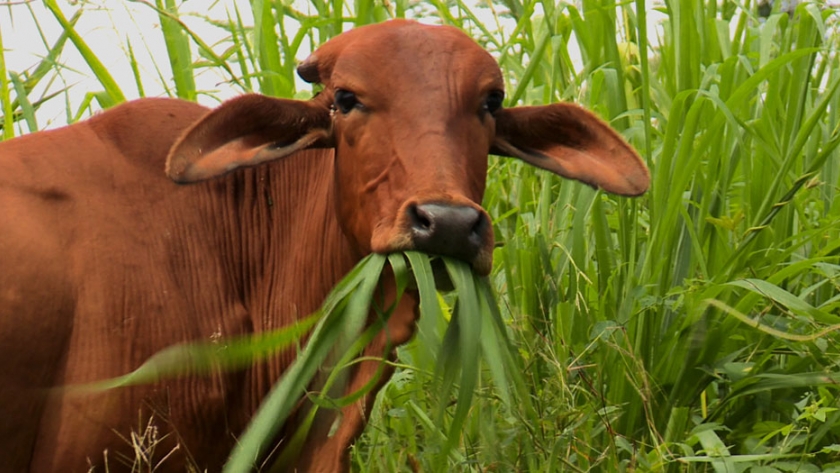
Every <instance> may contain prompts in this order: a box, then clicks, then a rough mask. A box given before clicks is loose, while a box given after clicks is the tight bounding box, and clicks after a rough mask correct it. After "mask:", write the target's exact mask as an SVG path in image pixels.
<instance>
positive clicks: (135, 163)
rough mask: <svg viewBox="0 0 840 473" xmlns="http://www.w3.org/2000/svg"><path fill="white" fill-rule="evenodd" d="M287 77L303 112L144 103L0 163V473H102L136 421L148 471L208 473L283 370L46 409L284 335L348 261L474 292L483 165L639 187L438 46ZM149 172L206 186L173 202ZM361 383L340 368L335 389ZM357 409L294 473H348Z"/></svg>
mask: <svg viewBox="0 0 840 473" xmlns="http://www.w3.org/2000/svg"><path fill="white" fill-rule="evenodd" d="M298 71H299V73H300V75H301V76H302V77H303V78H304V79H306V80H307V81H310V82H320V83H322V84H323V85H324V91H323V92H322V93H321V94H320V95H318V96H316V97H315V98H314V99H312V100H310V101H308V102H302V101H292V100H279V99H274V98H268V97H263V96H258V95H247V96H244V97H240V98H237V99H234V100H231V101H229V102H227V103H225V104H223V105H221V106H220V107H219V108H217V109H215V110H213V111H210V112H209V113H208V111H207V110H206V109H204V108H202V107H200V106H198V105H195V104H193V103H188V102H184V101H179V100H171V99H144V100H138V101H134V102H130V103H127V104H123V105H121V106H118V107H115V108H114V109H112V110H109V111H107V112H105V113H102V114H100V115H97V116H94V117H93V118H91V119H90V120H87V121H85V122H82V123H79V124H76V125H72V126H69V127H66V128H62V129H58V130H55V131H47V132H43V133H37V134H34V135H29V136H24V137H21V138H18V139H14V140H11V141H8V142H5V143H2V145H0V264H1V265H2V266H1V268H2V270H0V458H2V460H0V471H3V472H22V471H32V472H39V473H40V472H56V471H61V472H66V471H75V472H78V471H87V469H88V467H89V465H92V466H94V467H95V470H94V471H105V469H104V467H103V464H104V463H105V459H104V456H105V453H103V452H105V451H106V450H107V458H108V463H109V471H112V472H113V471H120V470H121V469H123V468H124V467H123V466H121V465H122V463H121V462H122V458H123V457H122V455H127V456H128V457H130V458H131V457H133V453H132V451H131V447H130V446H129V445H128V440H129V439H130V435H131V432H132V431H142V430H143V428H144V427H145V426H146V425H147V422H148V421H149V417H150V416H152V423H153V424H154V425H155V427H156V429H157V433H158V435H157V437H158V439H162V440H160V443H159V444H158V445H157V448H156V450H155V456H156V461H159V460H160V459H161V458H163V457H164V456H166V455H169V456H168V457H167V458H166V460H165V461H164V462H163V463H162V464H161V466H160V467H159V469H158V470H156V471H184V468H185V465H186V464H194V465H197V466H198V468H199V469H201V470H204V469H206V470H208V471H219V470H220V469H221V466H222V464H223V463H224V461H225V459H226V457H227V456H228V454H229V452H230V451H231V448H232V446H233V445H234V443H235V442H236V438H237V436H239V435H240V434H241V432H242V431H243V429H244V428H245V426H246V424H247V422H248V420H249V418H250V417H251V416H252V415H253V413H254V411H255V409H256V408H257V407H258V405H259V403H260V401H261V399H262V398H263V397H264V395H265V394H266V393H267V391H268V390H269V388H270V387H271V386H272V384H273V383H274V382H275V381H276V380H277V379H278V377H279V376H280V375H281V374H282V373H283V371H284V369H285V368H286V367H287V366H288V365H289V363H290V362H291V359H292V357H293V356H294V353H292V352H289V353H285V354H284V355H282V356H278V357H277V358H274V359H272V360H271V361H269V362H265V363H260V364H255V365H254V366H252V367H251V368H249V369H245V370H241V371H237V372H230V373H218V374H216V375H213V376H197V375H196V376H185V377H182V378H179V379H175V380H169V381H165V382H161V383H160V384H157V385H154V386H138V387H131V388H123V389H115V390H109V391H105V392H101V393H97V394H86V395H78V394H76V395H74V394H72V393H68V392H67V391H66V390H55V389H47V388H51V387H55V386H62V385H68V384H80V383H87V382H91V381H94V380H101V379H105V378H110V377H115V376H118V375H122V374H124V373H127V372H129V371H131V370H133V369H135V368H137V367H138V366H139V365H140V364H142V363H143V361H144V360H146V359H148V358H149V357H150V356H151V355H153V354H154V353H156V352H158V351H159V350H161V349H163V348H165V347H168V346H171V345H173V344H176V343H179V342H183V341H189V340H211V339H218V338H220V337H221V338H224V337H230V336H235V335H241V334H248V333H255V332H261V331H265V330H269V329H274V328H277V327H281V326H284V325H286V324H289V323H291V322H292V321H294V320H296V319H297V318H299V317H302V316H305V315H307V314H309V313H311V312H313V311H314V310H315V309H316V308H317V307H318V306H319V305H320V303H321V302H322V300H323V298H324V296H325V294H327V292H328V291H329V290H330V288H331V287H332V286H333V285H334V284H335V283H336V282H337V281H338V280H339V279H340V278H341V277H342V276H343V275H344V274H346V273H347V272H348V271H349V270H350V268H352V267H353V265H354V264H355V263H356V262H358V261H359V259H360V258H362V257H363V256H364V255H365V254H368V253H370V252H379V253H388V252H392V251H397V250H406V249H417V250H421V251H426V252H429V253H437V254H444V255H450V256H454V257H458V258H461V259H463V260H465V261H467V262H469V263H471V264H472V266H473V268H474V270H475V271H476V272H478V273H481V274H486V273H488V272H489V271H490V267H491V255H492V248H493V235H492V228H491V225H490V220H489V217H488V216H487V214H486V213H485V211H484V210H483V209H482V208H481V207H480V206H479V203H480V202H481V199H482V194H483V192H484V186H485V173H486V169H487V155H488V153H491V152H492V153H495V154H500V155H506V156H512V157H516V158H520V159H523V160H525V161H527V162H529V163H531V164H533V165H536V166H539V167H541V168H544V169H548V170H550V171H552V172H555V173H557V174H560V175H562V176H565V177H569V178H572V179H577V180H580V181H583V182H585V183H588V184H590V185H592V186H596V187H601V188H603V189H605V190H606V191H609V192H614V193H618V194H624V195H638V194H641V193H642V192H644V191H645V189H646V188H647V186H648V180H649V178H648V172H647V169H646V168H645V166H644V164H643V163H642V161H641V160H640V159H639V157H638V156H637V154H636V153H635V152H634V151H633V150H632V149H631V148H630V147H629V146H628V145H627V144H626V143H625V142H624V141H623V140H622V139H621V138H620V137H619V136H618V135H617V134H616V133H615V132H613V131H612V130H611V129H610V128H608V127H607V126H606V125H605V124H604V123H603V122H601V121H600V120H598V119H597V118H595V117H594V116H593V115H592V114H590V113H588V112H586V111H584V110H582V109H581V108H579V107H577V106H574V105H569V104H555V105H549V106H544V107H520V108H510V109H503V108H502V107H501V103H502V98H503V85H504V83H503V81H502V76H501V72H500V70H499V68H498V66H497V65H496V64H495V61H494V60H493V59H492V57H491V56H490V55H489V54H488V53H487V52H485V51H483V50H482V49H481V48H480V47H479V46H478V45H476V44H475V43H474V42H473V41H472V40H471V39H470V38H468V37H467V36H465V35H464V34H463V33H462V32H461V31H459V30H457V29H455V28H451V27H432V26H423V25H420V24H417V23H413V22H407V21H391V22H388V23H384V24H380V25H374V26H368V27H363V28H359V29H356V30H353V31H351V32H349V33H345V34H343V35H341V36H339V37H337V38H335V39H333V40H332V41H329V42H328V43H326V44H325V45H323V46H322V47H321V48H319V49H318V50H317V51H316V52H315V53H314V54H313V55H312V56H311V57H310V58H309V59H307V60H306V61H305V62H304V63H303V64H301V65H300V67H299V69H298ZM167 156H168V158H167ZM280 158H282V159H280ZM269 161H270V163H268V162H269ZM262 163H267V164H264V165H261V166H258V167H251V166H255V165H257V164H262ZM164 167H165V168H166V173H167V174H168V175H169V177H171V178H172V179H174V180H175V181H177V182H179V183H187V182H196V181H206V182H202V183H200V184H196V185H189V186H177V185H175V184H173V183H172V180H171V179H169V178H168V177H167V176H166V175H164V172H163V170H164ZM238 168H247V169H238ZM234 170H235V171H234ZM231 171H234V172H231ZM390 290H392V289H390V288H389V286H388V284H387V283H385V289H384V291H386V292H388V291H390ZM415 308H416V296H412V295H411V294H409V295H408V296H407V297H406V298H404V299H403V301H402V303H401V305H400V306H399V307H398V308H397V310H396V312H395V314H394V315H393V316H392V318H391V320H390V321H389V322H388V328H387V330H385V331H383V333H381V334H380V335H379V338H377V339H376V340H375V341H374V342H373V343H372V345H371V346H369V347H368V348H367V351H366V353H367V354H368V355H371V356H386V357H387V356H391V354H390V353H386V352H388V351H390V350H387V349H386V346H389V347H390V346H393V344H399V343H403V342H405V341H406V340H408V339H409V337H410V336H411V335H412V331H413V325H414V321H415ZM385 332H387V334H388V335H387V339H386V335H385ZM389 341H390V343H389ZM375 370H376V364H375V363H373V362H368V364H363V365H360V367H359V368H357V369H356V371H354V372H353V373H352V375H351V379H350V380H349V386H348V387H347V389H348V390H355V389H357V388H358V387H360V386H362V385H364V384H365V383H366V382H367V381H368V380H369V379H371V376H373V373H374V371H375ZM374 394H375V393H371V394H370V395H368V396H366V397H365V398H363V399H362V400H361V401H359V402H357V403H356V404H354V405H351V406H348V407H346V408H344V409H343V412H342V413H341V416H340V422H339V423H338V428H337V430H335V431H334V432H331V431H330V428H331V427H332V426H333V424H334V422H333V420H334V419H335V418H336V414H335V412H332V413H330V412H326V411H325V410H322V415H323V417H324V419H322V420H321V421H319V422H318V423H317V425H316V426H315V427H314V428H313V430H312V431H311V432H310V435H309V437H308V439H307V441H306V445H305V446H304V448H303V449H302V452H301V454H300V455H299V457H298V458H297V460H296V462H297V463H296V466H297V467H298V470H299V471H330V472H332V471H344V470H347V468H348V455H347V451H348V447H349V446H350V444H351V443H352V441H353V440H354V439H355V438H356V437H357V436H358V435H359V433H360V432H361V431H362V429H363V428H364V424H365V418H366V415H367V413H368V412H369V410H370V407H371V403H372V402H373V396H374ZM176 445H178V448H177V449H175V450H174V451H172V452H170V451H171V450H172V449H173V448H175V446H176ZM255 464H260V462H259V461H258V462H256V463H255Z"/></svg>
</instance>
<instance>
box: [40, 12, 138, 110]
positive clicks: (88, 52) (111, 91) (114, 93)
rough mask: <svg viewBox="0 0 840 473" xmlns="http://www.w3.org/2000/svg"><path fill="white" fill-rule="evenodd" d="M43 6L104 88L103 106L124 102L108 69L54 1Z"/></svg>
mask: <svg viewBox="0 0 840 473" xmlns="http://www.w3.org/2000/svg"><path fill="white" fill-rule="evenodd" d="M44 4H45V5H46V6H47V7H48V8H49V9H50V11H51V12H52V14H53V16H54V17H55V19H56V20H57V21H58V23H59V24H60V25H61V27H62V28H63V30H64V32H65V33H66V34H67V36H68V38H70V41H71V42H72V43H73V45H74V46H75V47H76V49H77V50H78V51H79V53H80V54H81V55H82V57H83V58H84V60H85V62H86V63H87V65H88V67H90V69H91V71H93V73H94V75H96V78H97V80H99V83H100V84H102V87H104V88H105V93H106V94H107V97H108V101H107V102H106V103H105V104H104V105H103V106H104V107H106V108H107V107H110V106H114V105H116V104H118V103H122V102H125V95H123V93H122V90H121V89H120V86H119V85H118V84H117V82H116V81H115V80H114V78H113V76H111V73H110V72H108V68H106V67H105V65H104V64H102V62H101V61H100V60H99V58H98V57H96V54H95V53H94V52H93V50H92V49H91V48H90V46H88V44H87V43H85V41H84V39H82V37H81V35H79V33H78V32H76V30H75V28H74V27H73V25H72V24H71V23H70V22H69V21H67V18H65V17H64V14H63V13H62V12H61V9H60V8H59V7H58V5H57V4H56V2H55V0H44Z"/></svg>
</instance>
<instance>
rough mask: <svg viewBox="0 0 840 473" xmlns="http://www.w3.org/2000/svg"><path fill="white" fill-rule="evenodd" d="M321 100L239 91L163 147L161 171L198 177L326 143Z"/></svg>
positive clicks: (327, 126)
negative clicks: (166, 149)
mask: <svg viewBox="0 0 840 473" xmlns="http://www.w3.org/2000/svg"><path fill="white" fill-rule="evenodd" d="M322 102H325V100H323V99H321V98H320V97H316V98H315V99H313V100H310V101H298V100H284V99H275V98H271V97H265V96H262V95H256V94H254V95H243V96H241V97H237V98H235V99H233V100H230V101H228V102H225V103H223V104H222V105H220V106H219V107H218V108H216V109H215V110H213V111H211V112H209V113H208V114H207V115H205V116H204V117H203V118H201V119H200V120H199V121H197V122H196V123H195V124H193V125H192V126H191V127H190V128H189V129H188V130H187V131H186V132H185V133H184V134H183V135H182V136H181V138H179V139H178V141H177V142H175V144H174V145H173V146H172V148H171V149H170V151H169V156H168V157H167V158H166V174H167V175H168V176H169V177H170V178H171V179H172V180H174V181H175V182H178V183H182V184H183V183H189V182H198V181H203V180H207V179H211V178H214V177H218V176H221V175H223V174H226V173H228V172H230V171H233V170H234V169H237V168H241V167H249V166H256V165H258V164H262V163H265V162H268V161H273V160H275V159H280V158H282V157H284V156H288V155H290V154H292V153H294V152H296V151H300V150H302V149H306V148H317V147H329V146H332V131H331V128H332V127H331V123H332V119H331V117H330V110H329V107H328V106H327V105H325V103H322Z"/></svg>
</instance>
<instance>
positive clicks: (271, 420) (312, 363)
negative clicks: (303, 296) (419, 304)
mask: <svg viewBox="0 0 840 473" xmlns="http://www.w3.org/2000/svg"><path fill="white" fill-rule="evenodd" d="M384 264H385V257H384V256H381V255H371V256H369V257H367V258H366V259H365V260H363V261H362V262H361V263H360V264H359V265H357V267H356V270H357V271H356V274H353V275H351V277H350V278H345V280H344V281H346V280H348V279H350V280H354V281H356V282H357V283H358V286H361V287H355V286H354V287H347V288H346V290H347V292H345V294H349V296H350V297H349V299H350V300H349V301H347V302H346V304H345V307H341V306H342V304H341V303H340V301H337V300H336V298H337V297H338V296H337V295H336V296H333V297H331V298H328V300H327V302H325V304H324V306H323V308H322V313H323V318H322V319H321V321H320V322H319V323H318V325H317V326H316V327H315V329H314V330H313V331H312V334H311V336H310V337H309V341H308V342H307V344H306V347H305V348H304V349H303V351H301V353H300V354H299V355H298V357H297V358H296V359H295V361H294V362H293V363H292V365H291V366H290V367H289V368H288V369H287V370H286V372H285V373H284V375H283V377H282V378H281V380H280V381H279V382H278V383H277V384H276V385H275V386H274V388H272V390H271V391H270V392H269V394H268V396H266V398H265V399H264V400H263V403H262V405H261V406H260V409H259V410H258V412H257V413H256V415H255V417H254V418H253V419H252V420H251V423H250V425H249V427H248V429H247V430H246V431H245V433H244V434H243V435H242V437H241V438H240V439H239V443H238V444H237V446H236V448H235V449H234V451H233V452H232V453H231V457H230V459H229V460H228V462H227V463H226V465H225V469H224V471H226V472H247V471H251V470H252V468H253V467H254V464H253V463H254V461H255V459H257V458H259V456H260V454H261V452H263V450H264V449H265V448H267V447H268V444H267V443H268V441H269V440H271V439H272V437H273V435H274V434H275V433H276V432H277V430H278V429H279V428H280V426H282V425H283V422H284V421H285V419H286V418H287V417H288V416H289V414H290V413H291V412H292V409H293V408H294V407H295V405H297V403H298V399H300V397H301V396H302V395H303V393H304V389H305V388H306V386H308V385H309V383H310V382H311V381H312V379H313V377H314V376H315V373H316V372H317V371H318V369H319V367H320V366H321V365H322V364H323V362H324V361H325V360H326V359H327V357H328V356H329V355H330V353H331V352H332V351H333V350H334V348H335V344H336V342H337V341H338V340H339V339H340V337H341V336H342V334H346V333H347V332H346V329H347V328H348V324H349V328H354V327H359V326H360V325H359V321H360V319H361V320H363V319H364V318H365V317H366V316H367V309H366V308H367V307H368V306H369V304H370V300H371V297H372V295H373V289H374V287H375V284H376V282H377V281H378V280H379V274H380V273H381V271H382V267H383V265H384ZM350 291H353V292H350ZM331 294H335V292H333V293H331ZM342 300H343V299H342ZM345 312H347V313H349V314H350V315H349V316H348V317H349V321H348V322H347V323H345V320H342V316H343V315H344V314H345Z"/></svg>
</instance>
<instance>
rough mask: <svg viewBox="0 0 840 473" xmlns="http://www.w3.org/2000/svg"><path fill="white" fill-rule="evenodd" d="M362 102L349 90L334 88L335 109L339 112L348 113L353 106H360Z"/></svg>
mask: <svg viewBox="0 0 840 473" xmlns="http://www.w3.org/2000/svg"><path fill="white" fill-rule="evenodd" d="M361 107H362V104H361V103H360V102H359V99H357V98H356V94H354V93H353V92H350V91H349V90H343V89H336V91H335V109H336V110H338V111H339V112H341V113H345V114H346V113H350V110H353V109H354V108H361Z"/></svg>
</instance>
